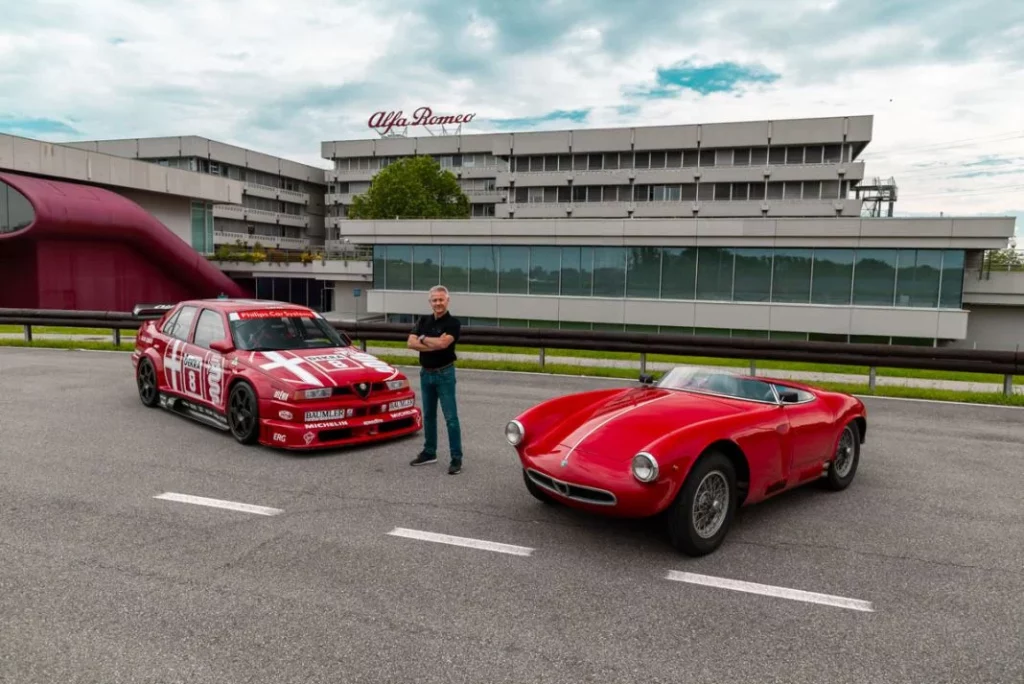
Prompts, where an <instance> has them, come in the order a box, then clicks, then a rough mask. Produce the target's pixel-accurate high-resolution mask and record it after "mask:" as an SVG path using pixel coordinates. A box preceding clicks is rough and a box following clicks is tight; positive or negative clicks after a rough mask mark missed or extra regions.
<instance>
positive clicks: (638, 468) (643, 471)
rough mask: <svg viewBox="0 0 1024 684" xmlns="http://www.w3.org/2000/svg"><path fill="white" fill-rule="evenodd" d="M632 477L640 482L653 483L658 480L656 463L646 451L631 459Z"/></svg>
mask: <svg viewBox="0 0 1024 684" xmlns="http://www.w3.org/2000/svg"><path fill="white" fill-rule="evenodd" d="M633 477H635V478H636V479H638V480H640V481H641V482H654V481H655V480H656V479H658V462H657V461H656V460H654V456H651V455H650V454H649V453H647V452H646V451H641V452H640V453H639V454H637V455H636V456H634V457H633Z"/></svg>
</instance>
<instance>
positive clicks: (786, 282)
mask: <svg viewBox="0 0 1024 684" xmlns="http://www.w3.org/2000/svg"><path fill="white" fill-rule="evenodd" d="M813 257H814V250H811V249H777V250H775V263H774V264H773V265H772V301H773V302H779V303H782V304H807V303H808V302H810V301H811V262H812V260H813Z"/></svg>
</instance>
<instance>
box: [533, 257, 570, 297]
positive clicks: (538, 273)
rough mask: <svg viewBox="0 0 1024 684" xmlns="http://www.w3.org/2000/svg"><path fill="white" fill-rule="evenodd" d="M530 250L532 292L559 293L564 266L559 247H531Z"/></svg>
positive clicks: (536, 293)
mask: <svg viewBox="0 0 1024 684" xmlns="http://www.w3.org/2000/svg"><path fill="white" fill-rule="evenodd" d="M524 249H525V248H524ZM529 250H530V294H535V295H557V294H558V289H559V282H560V271H561V268H562V257H561V250H560V249H559V248H558V247H530V248H529Z"/></svg>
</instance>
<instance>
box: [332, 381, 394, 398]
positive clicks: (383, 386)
mask: <svg viewBox="0 0 1024 684" xmlns="http://www.w3.org/2000/svg"><path fill="white" fill-rule="evenodd" d="M386 391H388V384H387V383H386V382H375V383H373V384H372V385H371V386H370V391H369V393H368V394H373V393H375V392H386ZM331 394H332V395H333V396H335V397H338V396H344V397H351V396H353V395H355V396H358V393H357V392H356V390H355V387H354V386H353V385H344V386H342V387H335V388H334V391H333V392H331Z"/></svg>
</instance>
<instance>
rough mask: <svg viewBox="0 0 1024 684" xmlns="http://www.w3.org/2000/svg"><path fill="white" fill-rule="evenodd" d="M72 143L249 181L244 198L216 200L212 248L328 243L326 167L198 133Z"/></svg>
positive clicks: (280, 247)
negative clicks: (235, 201)
mask: <svg viewBox="0 0 1024 684" xmlns="http://www.w3.org/2000/svg"><path fill="white" fill-rule="evenodd" d="M66 144H67V145H69V146H71V147H78V148H81V149H87V150H91V151H93V152H101V153H104V154H110V155H114V156H119V157H127V158H130V159H139V160H143V161H148V162H152V163H155V164H159V165H161V166H167V167H170V168H176V169H184V170H187V171H195V172H198V173H206V174H210V175H213V176H220V177H222V178H227V179H231V180H236V181H241V182H242V183H243V184H244V186H243V187H244V195H243V197H242V204H241V206H239V205H231V204H215V205H214V207H213V217H214V233H213V244H208V245H205V248H199V251H201V252H203V253H207V254H209V253H212V252H213V251H214V249H215V247H216V246H218V245H235V244H236V243H239V242H241V243H242V244H248V245H249V246H250V247H251V246H253V245H255V244H256V243H257V242H258V243H260V244H261V245H262V246H263V247H265V248H268V249H278V250H283V251H286V252H296V251H297V252H302V251H306V250H314V251H316V250H321V249H323V245H324V194H325V192H326V183H325V180H324V169H322V168H319V167H316V166H309V165H307V164H300V163H298V162H294V161H291V160H288V159H281V158H279V157H273V156H270V155H268V154H264V153H262V152H256V151H254V150H248V149H245V148H242V147H236V146H234V145H227V144H225V143H221V142H217V141H215V140H209V139H207V138H202V137H199V136H194V135H186V136H175V137H160V138H127V139H120V140H92V141H82V142H72V143H66Z"/></svg>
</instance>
